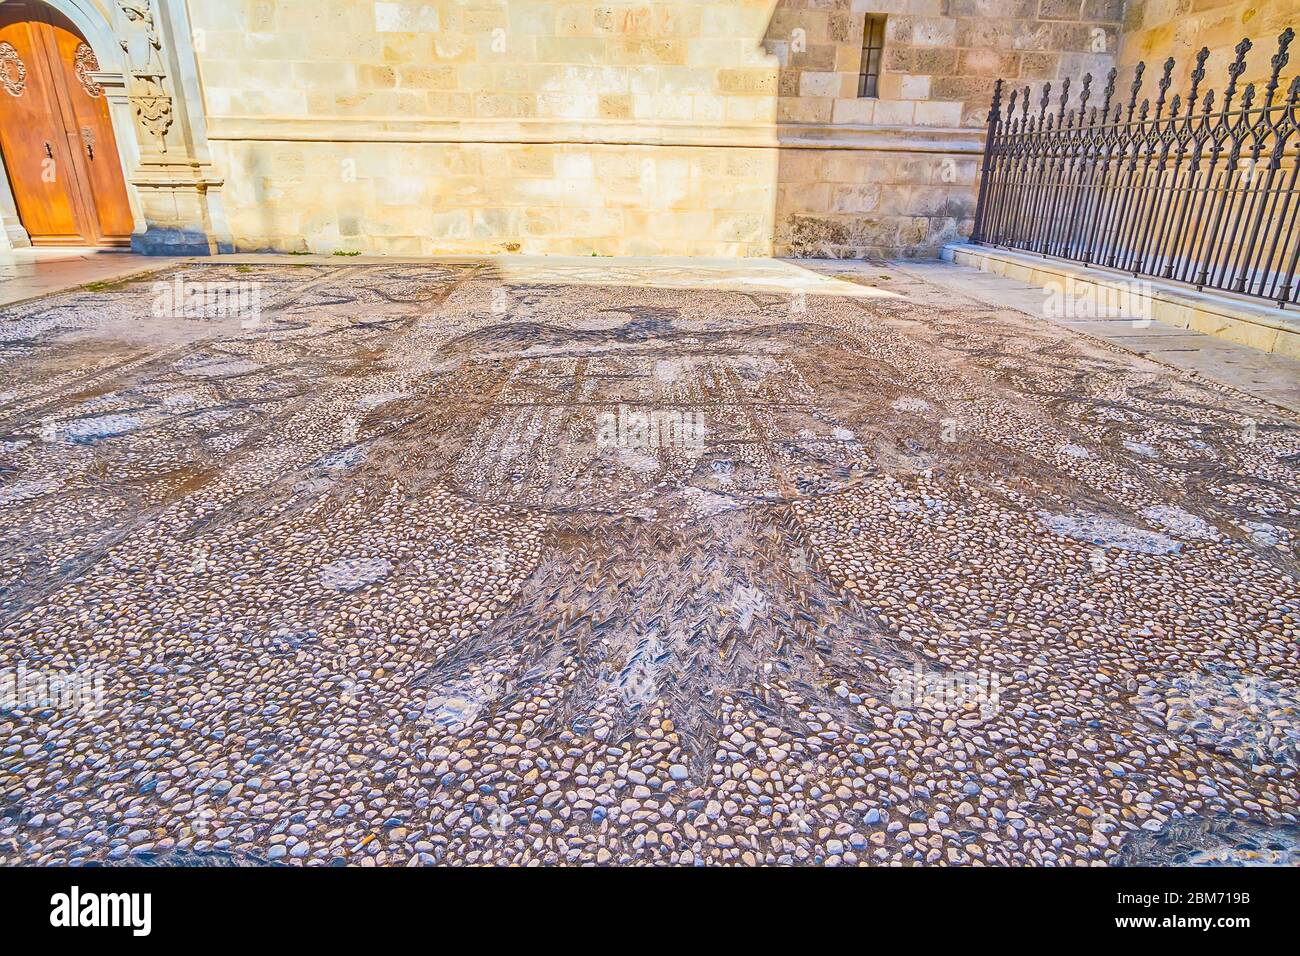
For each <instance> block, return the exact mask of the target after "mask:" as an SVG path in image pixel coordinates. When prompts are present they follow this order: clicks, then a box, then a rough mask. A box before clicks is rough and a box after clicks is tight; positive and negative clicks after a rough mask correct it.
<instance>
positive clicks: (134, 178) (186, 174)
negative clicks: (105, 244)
mask: <svg viewBox="0 0 1300 956" xmlns="http://www.w3.org/2000/svg"><path fill="white" fill-rule="evenodd" d="M116 4H117V20H118V22H117V34H118V37H119V41H118V42H119V45H120V46H121V48H122V51H123V54H124V70H123V74H122V79H123V82H122V85H121V87H120V88H119V89H118V90H116V91H114V93H113V94H111V95H115V96H116V97H117V99H118V100H119V101H121V100H124V101H125V104H126V106H127V108H128V109H129V111H130V114H131V118H132V128H133V129H134V131H135V134H136V142H137V143H138V145H139V149H138V156H137V158H136V163H135V165H134V168H132V167H131V166H129V165H128V166H127V181H128V182H129V183H130V185H131V186H132V187H133V188H134V192H135V197H134V199H135V201H136V202H138V204H139V210H138V212H139V216H138V219H139V220H142V221H143V226H144V228H143V230H141V229H139V228H137V230H136V233H135V235H134V236H133V237H132V239H131V247H132V249H134V250H135V251H137V252H144V253H155V254H164V255H207V254H213V253H218V252H229V251H231V249H232V248H233V244H232V243H231V239H230V229H229V227H228V226H227V224H226V220H225V214H224V211H223V209H222V205H221V186H222V182H223V181H222V180H221V179H220V178H217V177H216V176H214V175H213V172H212V160H211V155H210V153H209V150H208V141H207V130H206V127H205V124H204V114H203V100H202V92H201V89H200V87H199V82H198V66H197V62H196V60H195V56H194V48H193V44H192V41H191V28H190V23H189V13H188V11H187V10H186V7H185V2H184V0H116ZM115 125H116V124H115ZM119 130H120V127H119ZM119 135H121V134H120V132H119ZM124 158H125V157H124Z"/></svg>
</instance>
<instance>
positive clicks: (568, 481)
mask: <svg viewBox="0 0 1300 956" xmlns="http://www.w3.org/2000/svg"><path fill="white" fill-rule="evenodd" d="M827 273H833V274H827ZM936 274H937V275H943V274H942V273H936ZM158 282H163V283H164V285H163V286H162V287H161V288H162V289H163V290H164V291H165V292H166V290H171V291H170V292H166V294H167V295H173V299H172V303H171V306H170V309H169V307H168V306H167V305H166V302H165V301H164V300H165V298H166V296H165V295H163V294H162V293H160V291H159V289H160V287H159V286H158V285H157V283H158ZM186 290H198V291H199V292H202V293H203V296H202V297H201V299H200V300H199V301H202V302H203V303H204V309H211V311H210V312H203V313H199V314H196V313H195V312H194V311H192V310H191V309H190V308H189V306H184V305H182V304H181V303H182V302H189V301H190V299H189V296H188V295H186V294H185V292H186ZM236 292H237V293H239V295H238V296H235V297H234V298H232V297H231V294H232V293H236ZM248 292H255V293H256V294H255V295H253V296H251V297H250V296H246V295H245V293H248ZM218 293H220V294H219V295H218ZM176 296H179V297H176ZM160 305H161V307H160ZM1297 461H1300V427H1297V424H1296V421H1295V419H1294V416H1292V415H1290V414H1288V413H1285V412H1283V411H1281V410H1279V409H1278V408H1276V407H1275V406H1273V405H1270V404H1267V403H1265V402H1264V401H1261V400H1259V399H1256V398H1253V397H1251V396H1250V395H1248V394H1244V393H1242V392H1238V391H1235V390H1233V389H1231V388H1227V387H1225V386H1222V385H1219V384H1216V383H1213V382H1208V381H1205V380H1203V379H1200V378H1196V377H1193V376H1189V375H1186V374H1184V373H1181V372H1179V371H1177V370H1175V369H1171V368H1170V367H1168V366H1167V365H1164V364H1160V363H1157V362H1153V361H1150V360H1147V359H1144V358H1142V357H1141V356H1138V355H1135V354H1133V353H1132V352H1130V351H1127V350H1124V349H1121V348H1118V347H1115V346H1113V345H1110V344H1108V343H1106V342H1102V341H1098V340H1096V339H1090V338H1084V337H1082V336H1079V335H1076V334H1074V333H1073V332H1072V331H1071V330H1070V329H1067V328H1062V327H1059V326H1056V325H1053V324H1051V323H1047V322H1043V321H1041V320H1040V319H1036V318H1032V317H1030V316H1029V315H1025V314H1023V313H1022V312H1019V311H1016V310H1014V309H1010V308H1006V307H1003V306H999V305H991V304H988V303H985V302H982V301H972V300H971V299H970V298H969V297H967V296H965V295H961V294H958V293H957V292H956V291H954V289H952V288H951V287H949V286H948V285H947V284H946V282H945V281H943V280H940V279H936V280H933V281H931V279H930V278H929V277H928V274H927V273H926V271H925V268H924V267H919V268H918V267H916V266H914V265H913V264H903V265H894V266H884V267H879V266H873V265H864V264H855V265H852V266H844V265H834V264H832V265H826V264H812V265H809V264H804V263H800V264H792V263H780V262H777V263H773V262H767V263H719V264H708V263H705V264H688V263H681V264H678V263H664V262H660V261H654V262H647V263H630V264H629V263H626V262H621V261H603V262H600V261H586V260H541V261H519V260H462V261H449V262H439V263H434V262H418V263H406V264H403V263H400V262H393V261H386V260H385V261H374V262H370V261H365V260H361V261H356V260H350V261H339V260H329V259H326V260H319V261H318V260H314V259H308V258H305V257H282V258H279V257H278V258H274V259H269V260H268V259H248V260H245V261H226V262H224V263H220V264H211V263H192V264H186V265H184V266H182V267H180V268H179V269H177V270H175V271H173V272H169V273H165V274H162V275H150V276H147V277H145V278H142V279H138V280H133V281H125V282H118V283H112V284H110V285H108V286H107V287H96V288H93V289H84V288H83V289H78V290H74V291H71V292H67V293H64V294H60V295H55V296H51V297H48V298H44V299H39V300H33V301H28V302H26V303H23V304H21V305H17V306H10V307H8V308H6V309H4V310H0V676H3V677H4V679H5V683H4V684H0V692H2V693H4V694H5V695H6V699H5V700H4V701H3V702H2V706H0V754H3V758H4V763H5V771H4V774H3V775H0V863H13V862H24V863H44V864H53V863H65V862H77V861H96V862H105V863H122V862H132V861H135V862H139V861H152V862H157V863H189V862H232V861H233V862H261V861H283V862H285V863H289V864H295V865H327V864H330V863H349V864H356V865H363V866H372V865H407V864H417V865H418V864H428V863H437V862H450V863H466V864H476V863H512V864H529V863H534V862H536V863H587V862H592V863H610V862H618V863H647V864H648V863H672V864H679V865H690V864H701V863H702V864H730V863H736V864H747V865H754V864H759V863H765V864H777V863H790V864H802V863H806V864H823V865H854V864H907V863H931V864H946V865H987V864H1026V863H1035V864H1057V865H1060V864H1069V865H1079V864H1093V863H1120V862H1123V863H1170V862H1192V863H1212V862H1223V861H1228V862H1266V863H1281V864H1290V865H1296V864H1298V863H1300V837H1298V836H1297V833H1298V829H1297V828H1298V827H1300V820H1298V819H1297V806H1298V805H1300V778H1298V777H1297V770H1300V759H1298V757H1297V750H1296V744H1297V741H1298V740H1300V717H1297V715H1298V714H1300V660H1298V659H1297V657H1296V654H1295V648H1296V641H1297V637H1298V636H1300V635H1298V634H1297V625H1298V623H1300V609H1298V608H1297V605H1296V597H1295V595H1296V593H1297V589H1296V573H1297V560H1296V546H1297V540H1298V535H1300V525H1298V524H1297V519H1296V516H1297V514H1300V499H1298V497H1297V493H1296V488H1297V480H1296V477H1297V476H1296V463H1297Z"/></svg>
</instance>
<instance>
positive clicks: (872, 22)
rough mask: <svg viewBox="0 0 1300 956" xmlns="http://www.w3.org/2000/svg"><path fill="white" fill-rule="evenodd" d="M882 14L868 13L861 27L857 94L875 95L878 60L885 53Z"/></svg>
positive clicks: (881, 58) (878, 76)
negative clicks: (860, 68) (860, 54)
mask: <svg viewBox="0 0 1300 956" xmlns="http://www.w3.org/2000/svg"><path fill="white" fill-rule="evenodd" d="M885 20H886V17H885V16H884V15H876V14H868V15H867V23H866V26H864V27H863V28H862V71H861V72H860V73H859V74H858V96H870V97H875V96H876V83H877V82H878V81H879V79H880V61H881V60H883V59H884V55H885Z"/></svg>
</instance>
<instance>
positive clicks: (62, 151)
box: [0, 0, 134, 246]
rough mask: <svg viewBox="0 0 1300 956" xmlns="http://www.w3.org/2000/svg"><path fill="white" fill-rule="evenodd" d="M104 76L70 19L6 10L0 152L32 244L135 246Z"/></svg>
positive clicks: (41, 8) (2, 6) (2, 13)
mask: <svg viewBox="0 0 1300 956" xmlns="http://www.w3.org/2000/svg"><path fill="white" fill-rule="evenodd" d="M98 69H99V63H98V61H97V60H96V58H95V53H94V51H93V50H92V49H91V47H90V45H89V44H88V43H87V42H86V39H85V37H83V36H82V35H81V33H80V31H78V30H77V28H76V27H75V26H74V25H73V23H72V21H71V20H69V19H68V18H67V17H65V16H64V15H63V14H62V13H59V12H58V11H57V10H54V9H53V8H51V7H49V6H47V5H46V4H44V3H38V2H33V0H6V2H4V3H0V152H3V154H4V169H5V171H6V173H7V175H8V177H9V185H10V188H11V189H12V191H13V197H14V203H15V205H16V206H17V207H18V215H19V217H20V218H21V220H22V224H23V226H24V228H25V229H26V230H27V233H28V235H29V236H30V237H31V242H32V244H33V245H104V246H126V245H130V242H131V230H132V227H133V225H134V217H133V216H132V213H131V205H130V201H129V200H128V198H127V192H126V182H125V179H124V177H123V176H122V167H121V161H120V159H119V156H118V151H117V142H116V139H115V137H114V136H113V124H112V121H111V120H110V119H109V114H108V103H107V101H106V99H105V97H104V91H103V90H102V89H101V88H100V86H99V85H98V84H97V83H96V82H95V80H94V78H93V77H92V76H91V74H92V73H93V72H95V71H96V70H98Z"/></svg>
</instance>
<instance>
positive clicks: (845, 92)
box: [191, 0, 1121, 257]
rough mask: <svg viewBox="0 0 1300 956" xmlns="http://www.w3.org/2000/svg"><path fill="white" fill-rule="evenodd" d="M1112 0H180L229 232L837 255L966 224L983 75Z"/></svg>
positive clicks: (451, 246)
mask: <svg viewBox="0 0 1300 956" xmlns="http://www.w3.org/2000/svg"><path fill="white" fill-rule="evenodd" d="M1120 4H1121V0H683V2H679V3H657V2H656V3H646V2H603V3H602V2H595V3H592V2H586V3H567V2H542V0H474V2H465V0H379V2H363V0H228V2H223V3H202V4H191V8H192V17H193V20H194V24H193V25H194V27H195V30H196V34H195V36H196V48H197V56H198V61H199V66H200V72H201V75H202V79H203V89H204V103H203V106H204V109H205V111H206V116H207V129H208V135H209V138H210V140H211V143H212V151H213V158H214V162H215V164H216V166H217V168H218V169H219V170H220V171H221V172H222V173H223V174H224V176H225V178H226V187H225V190H224V199H225V206H226V211H227V215H228V219H229V222H230V228H231V232H232V234H233V236H234V241H235V244H236V246H237V247H238V248H240V249H282V250H286V249H292V250H299V251H302V250H309V251H316V252H329V251H335V250H364V251H383V252H391V253H404V254H424V255H428V254H434V253H486V252H503V251H518V252H533V253H543V252H546V253H566V254H579V255H590V254H592V253H596V254H601V255H652V254H659V255H669V254H685V255H719V256H733V255H769V254H773V253H775V254H779V255H793V256H806V255H824V256H853V257H860V256H873V255H880V256H886V255H927V254H933V253H934V252H935V251H936V250H937V249H938V248H939V247H940V246H941V245H942V244H943V243H944V242H945V241H947V240H948V239H950V238H952V237H954V236H957V235H960V234H962V233H964V232H966V231H968V230H969V227H970V219H971V217H972V215H973V212H974V197H975V191H974V184H975V181H976V177H977V166H978V152H979V149H980V146H981V144H982V141H983V129H982V127H983V122H984V119H985V115H986V111H987V108H988V102H989V96H990V93H991V90H992V85H993V82H994V80H995V78H996V77H997V76H999V75H1001V76H1004V77H1006V78H1008V79H1012V80H1015V81H1020V80H1025V81H1036V80H1039V79H1042V78H1047V77H1056V76H1059V75H1065V74H1068V75H1077V74H1078V73H1079V72H1081V71H1082V70H1084V69H1089V68H1091V69H1093V70H1094V71H1097V70H1104V69H1105V68H1107V67H1108V66H1109V64H1110V63H1111V61H1112V58H1113V55H1114V53H1115V49H1116V45H1117V42H1118V23H1119V19H1120V16H1121V10H1120ZM869 13H883V14H886V15H888V16H889V18H890V19H889V25H888V33H887V37H886V45H885V60H884V72H883V74H882V76H881V80H880V87H879V94H880V95H879V97H878V98H874V99H859V98H857V96H856V92H857V82H858V70H859V65H860V59H861V44H862V32H863V25H864V20H865V17H866V16H867V14H869Z"/></svg>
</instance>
